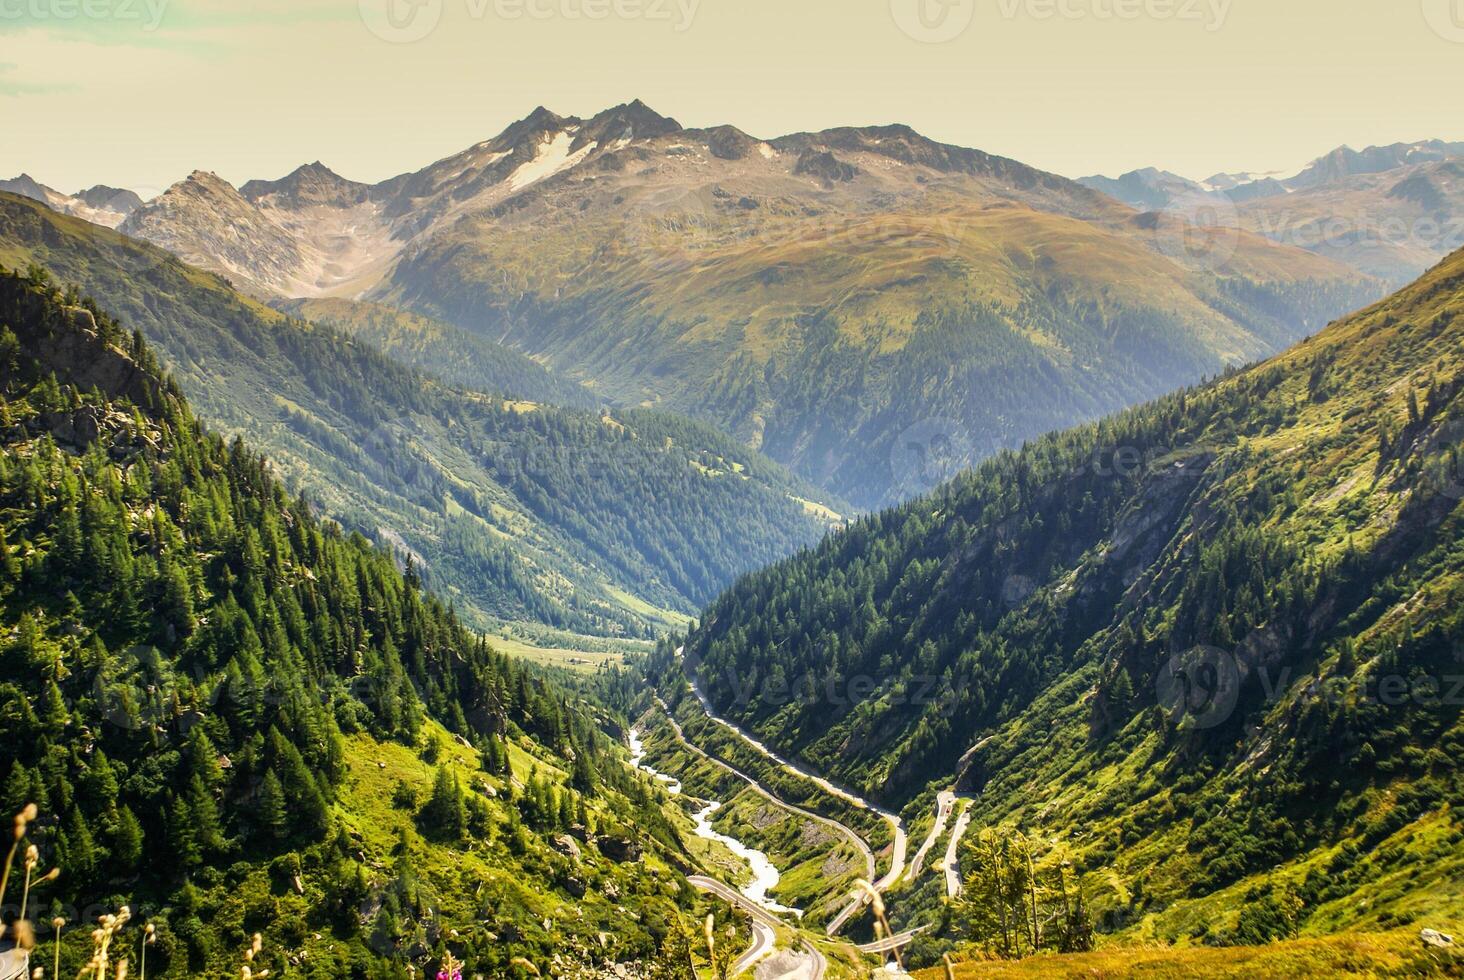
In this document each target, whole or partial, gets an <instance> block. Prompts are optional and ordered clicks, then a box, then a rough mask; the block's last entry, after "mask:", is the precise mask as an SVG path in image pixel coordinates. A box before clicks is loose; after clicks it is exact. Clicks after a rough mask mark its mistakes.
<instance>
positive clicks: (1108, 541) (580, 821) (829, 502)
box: [0, 4, 1464, 980]
mask: <svg viewBox="0 0 1464 980" xmlns="http://www.w3.org/2000/svg"><path fill="white" fill-rule="evenodd" d="M368 6H369V4H363V5H362V7H361V11H362V13H363V16H365V12H366V8H367V7H368ZM302 9H303V8H302ZM413 9H414V10H415V9H416V8H415V7H413ZM349 13H350V15H351V17H352V18H354V16H355V11H354V10H352V11H349ZM190 16H192V14H190ZM260 16H264V15H262V14H261V15H260ZM308 19H309V18H308V17H306V18H305V19H304V20H302V21H301V25H304V24H305V21H307V20H308ZM297 26H299V25H297ZM368 26H369V25H368ZM393 26H395V25H394V24H393ZM301 30H304V27H303V26H301ZM7 36H9V35H7ZM170 38H171V35H170V36H168V37H163V38H160V40H159V43H158V50H159V51H160V52H163V51H165V49H166V48H167V45H168V44H170V43H172V42H171V40H170ZM406 47H410V46H406ZM427 50H429V49H427V48H426V47H425V46H424V47H421V48H412V51H417V52H423V51H427ZM409 53H410V52H409ZM9 68H10V66H9V65H0V72H4V71H8V70H9ZM312 111H313V110H312ZM189 150H190V164H191V161H192V157H191V151H192V144H191V143H190V145H189ZM1461 152H1464V150H1461V145H1460V144H1456V143H1447V142H1444V141H1427V142H1420V143H1409V144H1398V145H1396V146H1388V147H1381V148H1370V149H1368V150H1365V151H1361V152H1356V151H1352V150H1347V149H1345V148H1344V149H1343V150H1339V151H1336V152H1334V153H1331V154H1328V155H1326V156H1324V157H1322V158H1319V159H1318V160H1317V161H1316V162H1315V163H1314V164H1312V165H1311V166H1310V167H1308V168H1307V169H1306V170H1304V171H1303V172H1302V173H1301V174H1299V175H1297V176H1295V177H1283V176H1281V175H1262V176H1257V175H1252V174H1218V175H1216V176H1215V177H1213V178H1210V179H1209V180H1207V181H1191V180H1187V179H1185V178H1181V177H1178V176H1176V175H1173V174H1169V173H1166V172H1163V171H1159V170H1144V171H1135V172H1133V173H1130V174H1126V175H1125V176H1123V177H1121V178H1117V179H1108V178H1099V177H1094V178H1085V179H1084V180H1081V181H1074V180H1069V179H1067V178H1064V177H1060V176H1057V175H1055V174H1052V173H1047V172H1044V171H1042V170H1039V169H1036V168H1033V167H1029V166H1027V165H1025V164H1022V163H1019V162H1016V161H1014V160H1011V159H1006V158H1003V157H999V156H994V155H991V154H989V153H986V152H983V151H981V150H976V149H968V148H963V147H959V146H953V145H946V144H943V143H939V142H936V141H933V140H930V139H927V138H925V137H924V136H922V135H920V134H919V133H917V132H915V131H914V130H913V129H911V128H909V127H907V126H903V125H885V126H872V127H863V128H839V129H829V130H825V131H822V132H809V133H796V134H793V135H786V136H780V137H776V138H760V137H754V136H751V135H749V134H747V133H745V132H743V131H741V130H739V129H737V128H735V127H733V126H730V125H724V126H717V127H713V128H701V129H688V128H685V127H683V126H682V125H681V124H680V123H678V122H677V121H676V120H673V119H670V118H668V117H665V116H662V115H660V114H658V113H656V112H655V111H653V110H652V109H650V108H649V107H647V106H646V105H644V104H643V103H641V102H633V103H629V104H626V105H620V106H616V107H614V108H612V109H609V110H606V111H604V112H601V113H599V114H598V115H595V116H593V117H590V118H575V117H563V116H559V115H556V114H554V113H552V112H550V111H548V110H546V109H537V110H535V111H534V112H533V113H532V114H530V115H529V116H528V117H526V118H524V119H522V120H520V121H518V122H516V123H514V124H512V125H511V126H509V127H508V128H507V129H506V130H504V131H503V132H502V133H501V134H499V135H498V136H495V137H493V138H491V139H488V140H486V141H484V142H481V143H478V144H477V145H475V146H472V147H471V148H469V149H467V150H464V151H463V152H461V153H458V154H456V155H453V156H450V157H448V158H446V159H443V160H441V161H438V162H437V163H434V164H431V165H430V166H427V167H425V168H423V169H421V170H418V171H416V172H412V173H407V174H403V175H401V176H398V177H394V178H391V179H389V180H385V181H381V182H378V183H361V182H356V181H352V180H349V179H347V178H344V177H341V176H339V175H337V174H336V173H335V172H333V171H332V170H330V169H329V168H327V167H325V166H324V165H323V164H320V163H313V164H310V165H307V166H304V167H301V168H299V169H297V170H295V171H294V172H292V173H290V174H289V175H288V176H286V177H283V178H281V179H278V180H262V179H256V180H250V181H247V182H244V183H241V184H240V185H239V186H237V187H236V186H234V185H233V184H231V183H229V182H228V181H226V180H224V179H222V178H220V177H219V176H217V175H215V174H213V173H209V172H204V171H199V172H195V173H193V174H192V175H190V176H188V177H187V178H185V179H183V180H181V181H179V182H178V183H176V184H174V185H173V186H172V187H170V188H169V189H168V190H166V191H165V192H163V193H162V194H160V195H157V196H156V197H154V198H153V199H151V200H146V201H144V200H142V199H141V198H140V197H138V196H137V195H134V194H132V193H130V192H127V191H121V190H118V189H116V188H113V187H111V186H107V185H103V186H97V187H93V188H92V189H90V190H87V191H83V192H80V193H78V194H75V195H71V194H66V193H63V192H60V191H57V190H55V189H53V188H52V187H48V186H45V185H43V184H41V183H39V182H38V181H36V180H35V179H32V178H30V177H26V176H23V177H21V178H17V179H16V180H14V181H7V182H5V183H4V184H0V745H3V746H4V751H3V752H0V805H3V806H6V807H9V809H8V810H5V811H0V812H3V814H4V815H5V816H7V817H11V816H13V819H14V835H13V838H12V843H13V845H14V846H13V847H11V848H10V853H9V857H8V858H7V863H6V865H5V867H4V869H3V871H0V909H3V911H4V914H3V916H0V980H23V978H26V977H35V976H38V975H40V976H44V973H45V971H48V970H49V971H50V972H51V974H52V975H53V976H55V977H61V976H77V977H85V978H89V980H114V978H115V980H127V977H129V976H140V977H141V978H142V980H146V978H147V977H148V975H149V971H150V972H151V975H152V976H153V977H155V978H157V977H161V978H165V980H167V978H185V977H225V976H232V977H241V978H243V980H262V978H266V977H267V978H270V980H274V978H294V977H300V978H307V980H317V978H318V980H325V978H343V977H345V978H351V980H415V978H417V977H420V976H435V977H437V978H438V980H462V978H463V977H474V978H491V980H527V978H530V977H539V978H544V977H552V978H555V980H731V978H734V977H742V976H747V977H752V978H754V980H854V978H865V980H867V978H870V977H883V978H890V980H894V978H899V977H905V978H910V977H918V978H920V980H955V978H961V980H975V978H1006V977H1012V978H1022V977H1034V978H1035V977H1041V978H1051V977H1059V978H1062V977H1072V978H1079V977H1084V978H1090V977H1128V976H1144V977H1153V978H1191V977H1208V976H1222V977H1232V978H1272V977H1283V976H1284V977H1288V978H1330V977H1344V978H1355V980H1383V978H1433V977H1440V978H1442V977H1464V952H1461V946H1460V945H1458V944H1456V941H1455V939H1454V936H1456V935H1459V934H1460V930H1461V929H1464V912H1461V909H1464V768H1461V758H1464V613H1461V610H1464V250H1457V245H1458V244H1460V243H1457V242H1453V241H1452V240H1451V238H1450V232H1448V231H1447V230H1445V229H1448V228H1450V227H1452V225H1451V224H1450V222H1451V221H1452V220H1453V216H1454V215H1455V214H1456V213H1459V212H1458V192H1459V189H1460V187H1461V186H1464V185H1461V184H1460V183H1459V180H1458V178H1459V176H1460V173H1461V171H1460V169H1459V168H1460V166H1461V161H1464V156H1461ZM312 155H313V154H312ZM28 169H31V170H32V172H39V171H37V170H35V169H34V168H30V167H28ZM54 183H55V184H56V186H76V185H75V184H72V183H70V182H65V183H63V182H62V181H60V180H54ZM77 183H81V182H80V181H77ZM1396 222H1401V223H1403V224H1404V225H1405V226H1407V227H1409V228H1410V229H1412V230H1413V231H1415V232H1417V234H1413V233H1410V234H1409V235H1407V236H1404V237H1401V238H1400V237H1398V236H1396V235H1388V236H1385V237H1384V238H1382V239H1379V238H1377V237H1376V236H1374V237H1369V236H1367V235H1354V234H1351V233H1350V232H1334V231H1333V229H1337V228H1350V229H1356V228H1372V227H1373V226H1374V223H1381V225H1382V226H1386V227H1389V228H1391V227H1392V226H1393V224H1394V223H1396ZM1298 230H1300V233H1298ZM1314 233H1319V235H1318V234H1314ZM51 868H54V869H55V871H54V872H50V873H48V871H49V869H51ZM17 896H19V897H18V898H17Z"/></svg>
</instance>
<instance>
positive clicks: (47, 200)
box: [0, 174, 142, 228]
mask: <svg viewBox="0 0 1464 980" xmlns="http://www.w3.org/2000/svg"><path fill="white" fill-rule="evenodd" d="M0 191H6V192H8V193H11V194H19V195H20V196H21V197H28V198H30V199H31V200H33V201H40V202H41V203H42V204H44V205H46V206H47V207H49V208H52V209H54V210H56V211H60V212H61V213H62V214H70V215H74V216H75V217H78V218H85V219H86V220H87V221H90V222H91V223H92V224H95V225H103V226H104V227H107V228H116V227H117V226H118V225H120V224H121V223H122V222H123V221H125V220H126V219H127V216H128V215H129V214H131V213H132V212H133V211H135V210H137V209H138V208H139V207H141V206H142V198H140V197H138V196H137V194H136V192H134V191H128V190H122V189H121V188H117V187H108V186H106V185H105V184H98V185H97V186H95V187H89V188H87V189H86V190H84V191H78V192H77V193H76V194H74V195H73V194H63V193H61V192H60V191H58V190H55V189H54V188H51V187H47V186H46V185H45V184H42V183H38V182H37V181H36V180H35V178H33V177H31V175H30V174H21V175H20V176H19V177H16V178H14V179H13V180H0Z"/></svg>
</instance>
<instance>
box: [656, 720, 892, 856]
mask: <svg viewBox="0 0 1464 980" xmlns="http://www.w3.org/2000/svg"><path fill="white" fill-rule="evenodd" d="M656 704H658V705H660V707H661V710H662V711H663V712H665V714H666V721H667V722H668V723H670V725H671V731H672V733H673V734H674V735H675V736H676V740H677V741H678V742H680V743H681V744H682V745H684V746H685V747H686V748H687V750H688V751H690V752H691V753H692V754H693V755H696V756H698V757H700V758H702V759H705V760H706V761H708V762H710V763H711V764H712V765H714V766H717V767H718V768H719V769H722V770H724V771H726V772H729V773H731V774H732V775H733V776H736V777H737V778H738V779H740V780H742V781H743V782H744V783H746V784H747V785H748V786H750V787H751V788H752V790H753V792H755V793H757V795H758V796H761V797H762V798H763V799H765V800H767V801H768V802H769V803H771V804H773V805H774V806H777V807H781V808H782V809H784V810H787V811H788V812H789V813H792V814H795V815H797V816H800V817H803V818H805V819H808V820H812V821H813V822H815V823H817V824H819V825H821V826H824V827H827V828H829V829H830V830H832V831H834V832H835V833H838V834H841V835H842V836H844V837H845V838H847V839H848V841H849V843H851V844H853V845H854V847H855V849H856V850H858V851H859V853H860V855H861V856H863V858H864V862H865V865H866V866H867V867H868V869H869V870H868V872H867V873H868V875H869V876H871V877H872V876H873V875H874V868H875V859H874V851H872V850H870V848H869V844H867V843H866V842H865V840H864V838H863V837H860V836H859V835H858V834H856V833H854V831H852V830H850V829H849V828H848V827H845V826H844V825H843V824H841V823H839V822H838V821H837V820H831V819H829V818H828V817H825V816H823V815H822V814H818V813H814V812H813V811H812V810H805V809H803V807H801V806H794V805H793V804H792V803H789V802H788V801H786V800H783V799H781V798H779V797H778V796H776V795H774V794H773V792H772V791H771V790H769V789H767V788H766V787H764V786H763V784H762V783H760V782H758V781H757V780H756V779H754V778H753V777H751V776H749V775H748V774H747V773H745V772H743V771H742V770H741V769H738V768H736V767H735V766H731V765H728V764H727V763H725V762H723V761H722V760H721V759H718V758H717V757H716V756H714V755H709V754H708V753H707V752H706V751H704V750H703V749H702V748H701V747H700V746H698V745H697V744H696V743H694V742H692V741H691V739H689V738H687V737H686V732H684V731H682V729H681V725H680V723H678V722H677V721H676V717H675V716H674V715H672V714H671V709H670V707H669V706H667V704H666V702H665V701H662V700H661V698H660V696H659V695H657V696H656Z"/></svg>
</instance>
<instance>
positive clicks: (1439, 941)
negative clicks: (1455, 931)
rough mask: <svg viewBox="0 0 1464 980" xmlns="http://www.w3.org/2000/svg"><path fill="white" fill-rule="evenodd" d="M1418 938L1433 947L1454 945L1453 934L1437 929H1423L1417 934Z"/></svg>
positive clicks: (1443, 947) (1439, 947)
mask: <svg viewBox="0 0 1464 980" xmlns="http://www.w3.org/2000/svg"><path fill="white" fill-rule="evenodd" d="M1418 938H1419V940H1420V941H1421V942H1422V943H1423V944H1424V945H1425V946H1432V947H1433V948H1434V949H1448V948H1449V947H1451V946H1453V945H1454V937H1453V936H1450V935H1448V934H1447V933H1442V932H1439V931H1438V930H1437V929H1425V930H1423V931H1422V932H1420V933H1419V934H1418Z"/></svg>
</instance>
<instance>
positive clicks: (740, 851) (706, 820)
mask: <svg viewBox="0 0 1464 980" xmlns="http://www.w3.org/2000/svg"><path fill="white" fill-rule="evenodd" d="M626 740H627V741H628V742H629V743H630V764H631V765H633V766H634V767H635V768H637V769H639V770H640V771H641V772H644V773H647V774H649V775H650V776H651V777H653V778H654V779H656V780H657V781H659V782H661V783H664V784H665V786H666V792H668V793H670V794H671V795H672V796H679V795H680V794H681V782H680V780H677V779H675V778H673V777H671V776H668V775H666V774H665V773H661V772H657V771H656V770H654V769H652V768H651V767H650V766H648V765H646V764H645V758H646V747H645V743H644V742H643V741H641V737H640V732H639V731H637V730H636V729H634V728H632V729H631V730H630V731H629V732H627V733H626ZM720 809H722V804H721V803H718V802H717V801H715V800H711V801H709V802H708V803H707V805H706V806H705V807H704V808H703V809H702V810H700V811H698V812H697V813H696V815H695V817H694V819H695V820H696V827H695V833H696V835H697V836H698V837H700V838H702V839H703V840H710V841H716V842H717V843H718V844H721V845H722V846H723V847H725V848H727V850H729V851H731V852H732V853H733V854H735V855H737V856H738V857H740V858H741V859H742V860H744V861H746V862H747V866H748V867H749V868H751V869H752V880H751V881H750V882H748V883H747V884H745V885H742V886H741V887H739V888H738V889H737V890H738V891H740V892H741V893H742V894H743V895H745V896H747V898H748V900H749V901H753V902H756V903H757V904H758V905H761V906H762V907H763V908H765V909H767V910H768V911H769V912H773V913H788V914H791V915H799V916H801V915H802V914H803V913H802V912H801V911H800V910H798V909H790V908H788V907H787V906H786V905H779V904H778V903H777V902H775V901H773V900H772V899H770V898H768V893H769V892H770V891H772V890H773V889H774V888H776V887H778V882H779V881H780V880H782V875H781V874H780V873H779V872H778V869H777V867H776V866H775V865H774V864H773V862H772V861H771V860H769V859H768V856H767V855H766V854H764V853H763V852H762V851H759V850H758V849H757V848H754V847H749V846H748V845H746V844H744V843H743V842H742V841H740V840H738V839H737V838H735V837H728V836H727V835H726V834H720V833H718V832H717V831H716V830H714V829H713V828H712V818H713V817H715V816H716V815H717V811H718V810H720Z"/></svg>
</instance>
